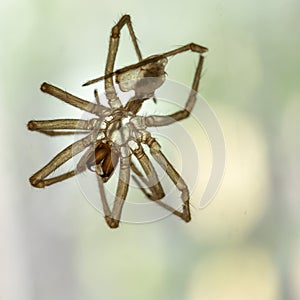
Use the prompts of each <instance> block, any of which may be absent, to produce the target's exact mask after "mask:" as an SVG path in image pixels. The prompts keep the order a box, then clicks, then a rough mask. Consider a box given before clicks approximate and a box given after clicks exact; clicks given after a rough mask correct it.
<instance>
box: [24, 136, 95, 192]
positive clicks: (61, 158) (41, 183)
mask: <svg viewBox="0 0 300 300" xmlns="http://www.w3.org/2000/svg"><path fill="white" fill-rule="evenodd" d="M94 139H95V137H94V132H91V133H90V134H89V135H88V136H86V137H84V138H82V139H80V140H78V141H76V142H75V143H73V144H71V145H69V146H68V147H66V148H65V149H64V150H62V151H61V152H60V153H58V154H57V155H56V156H55V157H54V158H53V159H52V160H51V161H50V162H49V163H48V164H47V165H45V166H44V167H43V168H42V169H40V170H39V171H37V172H36V173H35V174H33V175H32V176H31V177H30V178H29V181H30V183H31V184H32V185H33V186H34V187H37V188H43V187H45V186H48V185H51V184H54V183H56V182H60V181H62V180H65V179H67V178H70V177H72V176H74V175H76V174H77V173H78V172H80V171H81V169H82V168H77V169H76V170H73V171H70V172H67V173H64V174H62V175H59V176H55V177H52V178H49V179H45V178H46V177H47V176H48V175H50V174H51V173H53V172H54V171H55V170H56V169H57V168H58V167H60V166H61V165H62V164H64V163H65V162H66V161H68V160H69V159H70V158H72V157H73V156H75V155H76V154H78V153H80V152H81V151H83V150H84V149H85V148H86V147H88V146H89V145H90V144H91V143H92V141H93V140H94ZM81 166H83V164H81Z"/></svg>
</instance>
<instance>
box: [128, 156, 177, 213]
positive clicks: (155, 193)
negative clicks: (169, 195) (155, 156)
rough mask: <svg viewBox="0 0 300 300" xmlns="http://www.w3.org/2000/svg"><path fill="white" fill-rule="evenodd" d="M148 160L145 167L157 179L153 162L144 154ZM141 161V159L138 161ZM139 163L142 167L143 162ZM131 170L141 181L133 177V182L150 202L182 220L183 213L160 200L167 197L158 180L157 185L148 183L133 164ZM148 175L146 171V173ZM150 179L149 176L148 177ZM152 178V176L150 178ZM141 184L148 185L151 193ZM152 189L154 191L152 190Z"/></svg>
mask: <svg viewBox="0 0 300 300" xmlns="http://www.w3.org/2000/svg"><path fill="white" fill-rule="evenodd" d="M144 155H145V157H146V160H145V161H144V163H146V165H145V167H146V169H147V170H149V169H151V170H152V172H153V173H154V176H156V178H158V177H157V173H156V171H155V169H154V167H153V165H152V163H151V161H150V160H149V158H148V156H147V155H146V154H145V153H144ZM138 160H139V159H138ZM139 162H140V163H141V165H142V161H141V160H139ZM131 168H132V170H133V172H134V173H136V174H137V175H138V176H139V179H140V181H139V180H138V179H137V177H136V176H132V178H133V180H134V181H135V182H136V184H137V185H138V187H139V188H140V190H141V191H142V192H143V194H144V195H145V196H146V197H147V198H148V199H150V200H152V201H154V202H155V203H157V204H158V205H160V206H162V207H163V208H165V209H166V210H168V211H170V212H171V213H172V214H174V215H176V216H178V217H180V218H182V213H181V212H179V211H177V210H176V209H174V208H173V207H171V206H170V205H168V204H166V203H164V202H162V201H161V200H160V199H161V198H163V197H164V196H165V193H164V191H163V188H162V186H161V184H160V182H159V181H158V179H157V183H156V184H151V181H150V179H149V181H147V180H146V179H145V178H144V175H143V174H142V173H141V172H140V171H139V170H138V168H137V167H136V166H135V165H134V164H133V163H132V164H131ZM144 171H145V169H144ZM145 173H146V171H145ZM147 177H148V176H147ZM149 177H150V176H149ZM141 182H143V183H144V185H146V187H148V188H149V189H150V190H151V193H152V194H150V193H148V192H147V190H146V188H144V187H143V186H142V184H141ZM150 187H152V189H151V188H150Z"/></svg>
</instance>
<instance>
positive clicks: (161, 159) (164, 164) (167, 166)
mask: <svg viewBox="0 0 300 300" xmlns="http://www.w3.org/2000/svg"><path fill="white" fill-rule="evenodd" d="M145 143H146V144H147V145H148V146H149V148H150V153H151V155H152V156H153V157H154V159H155V160H156V161H157V162H158V164H159V165H160V166H161V168H162V169H163V170H164V171H165V172H166V173H167V175H168V176H169V178H170V179H171V180H172V181H173V183H174V184H175V186H176V187H177V189H178V190H179V191H180V192H181V199H182V202H183V207H182V212H180V211H177V215H178V216H180V217H181V218H182V219H183V220H184V221H185V222H189V221H190V220H191V213H190V204H189V200H190V196H189V190H188V187H187V185H186V183H185V182H184V180H183V178H182V177H181V176H180V175H179V174H178V172H177V171H176V170H175V168H174V167H173V166H172V164H171V163H170V162H169V161H168V160H167V158H166V157H165V156H164V154H163V153H162V152H161V151H160V148H161V147H160V145H159V143H158V142H157V141H156V140H155V139H154V138H153V137H151V135H149V136H148V138H147V139H146V140H145Z"/></svg>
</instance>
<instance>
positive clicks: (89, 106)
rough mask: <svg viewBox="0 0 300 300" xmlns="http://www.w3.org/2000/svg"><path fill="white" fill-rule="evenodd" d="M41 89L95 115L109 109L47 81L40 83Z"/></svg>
mask: <svg viewBox="0 0 300 300" xmlns="http://www.w3.org/2000/svg"><path fill="white" fill-rule="evenodd" d="M41 91H42V92H44V93H47V94H49V95H51V96H54V97H56V98H58V99H60V100H62V101H64V102H66V103H68V104H70V105H73V106H75V107H77V108H79V109H81V110H85V111H87V112H89V113H92V114H95V115H97V116H102V115H103V114H105V113H107V112H109V111H110V109H109V108H107V107H105V106H103V105H100V104H94V103H92V102H89V101H86V100H83V99H80V98H78V97H76V96H74V95H72V94H70V93H68V92H65V91H63V90H61V89H60V88H58V87H56V86H54V85H51V84H49V83H46V82H44V83H43V84H42V85H41Z"/></svg>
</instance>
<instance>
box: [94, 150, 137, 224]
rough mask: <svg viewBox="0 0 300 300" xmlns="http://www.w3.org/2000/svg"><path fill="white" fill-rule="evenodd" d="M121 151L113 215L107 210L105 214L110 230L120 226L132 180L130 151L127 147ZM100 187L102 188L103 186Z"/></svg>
mask: <svg viewBox="0 0 300 300" xmlns="http://www.w3.org/2000/svg"><path fill="white" fill-rule="evenodd" d="M120 150H121V151H120V153H121V155H120V171H119V180H118V185H117V192H116V196H115V200H114V205H113V208H112V213H111V214H110V215H107V214H108V213H109V210H107V212H106V213H105V220H106V223H107V224H108V226H109V227H110V228H117V227H118V226H119V222H120V217H121V212H122V208H123V205H124V202H125V199H126V196H127V192H128V186H129V179H130V160H131V153H130V150H129V148H128V147H127V146H124V147H121V149H120ZM99 187H101V184H100V186H99ZM105 199H106V198H105ZM102 201H103V199H102ZM104 202H105V201H104ZM106 205H107V206H108V204H107V201H106V203H105V204H104V206H106ZM104 206H103V209H104Z"/></svg>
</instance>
